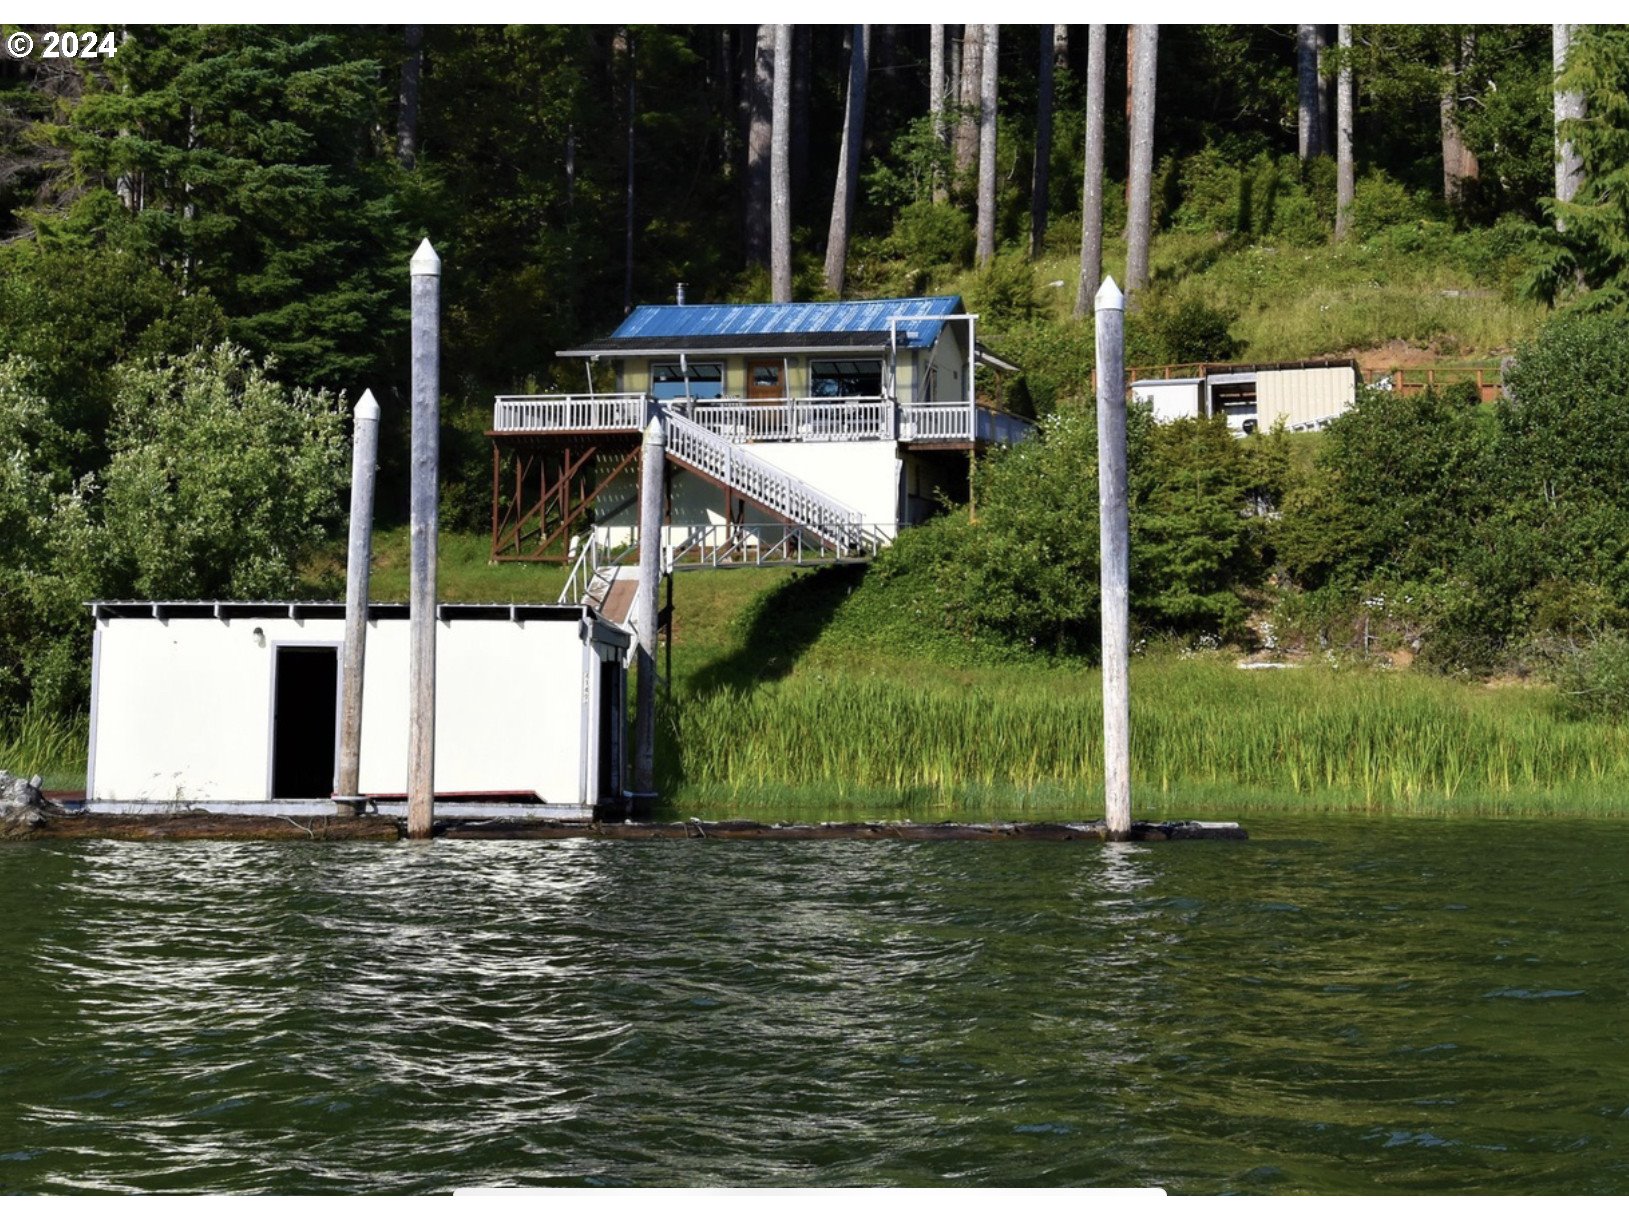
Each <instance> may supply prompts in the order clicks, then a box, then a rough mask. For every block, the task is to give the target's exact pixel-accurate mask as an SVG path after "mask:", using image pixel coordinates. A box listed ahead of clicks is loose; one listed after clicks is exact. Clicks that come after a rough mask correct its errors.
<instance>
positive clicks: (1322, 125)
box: [1313, 25, 1335, 157]
mask: <svg viewBox="0 0 1629 1221" xmlns="http://www.w3.org/2000/svg"><path fill="white" fill-rule="evenodd" d="M1313 29H1315V30H1317V31H1318V154H1319V156H1322V157H1327V156H1329V154H1330V152H1331V151H1332V150H1333V149H1334V147H1335V78H1334V76H1333V74H1332V73H1331V72H1330V71H1329V57H1328V56H1327V55H1325V54H1324V52H1325V51H1327V50H1329V47H1330V38H1331V36H1332V35H1333V34H1334V32H1335V27H1334V26H1328V25H1318V26H1314V27H1313Z"/></svg>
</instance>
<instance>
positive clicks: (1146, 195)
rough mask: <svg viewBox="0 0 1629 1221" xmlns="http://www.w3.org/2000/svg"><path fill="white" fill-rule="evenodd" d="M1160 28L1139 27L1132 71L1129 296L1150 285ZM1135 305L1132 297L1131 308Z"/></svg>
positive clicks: (1127, 255)
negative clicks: (1155, 98)
mask: <svg viewBox="0 0 1629 1221" xmlns="http://www.w3.org/2000/svg"><path fill="white" fill-rule="evenodd" d="M1159 51H1160V28H1159V26H1157V25H1140V26H1138V27H1137V61H1136V64H1135V68H1134V71H1133V72H1132V86H1133V88H1132V105H1131V110H1132V114H1131V117H1132V124H1131V184H1130V188H1131V204H1130V208H1129V210H1128V212H1127V214H1126V296H1127V297H1128V298H1131V297H1132V294H1133V293H1137V292H1140V291H1141V290H1142V289H1143V288H1144V287H1146V286H1147V284H1148V243H1149V239H1150V237H1151V230H1152V228H1153V220H1154V215H1153V208H1154V80H1155V74H1156V73H1157V71H1158V69H1159ZM1131 308H1133V309H1135V308H1136V303H1135V301H1134V300H1133V302H1132V307H1131Z"/></svg>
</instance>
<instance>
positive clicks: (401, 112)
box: [396, 25, 424, 170]
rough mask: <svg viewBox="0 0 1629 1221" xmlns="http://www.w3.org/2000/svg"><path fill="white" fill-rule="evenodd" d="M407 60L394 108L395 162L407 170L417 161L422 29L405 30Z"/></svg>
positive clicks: (404, 63) (422, 54)
mask: <svg viewBox="0 0 1629 1221" xmlns="http://www.w3.org/2000/svg"><path fill="white" fill-rule="evenodd" d="M406 41H407V58H406V59H404V60H402V79H401V92H400V95H399V96H398V98H397V106H396V160H397V161H398V162H400V163H401V167H402V168H403V169H404V170H410V169H412V168H413V167H414V166H415V165H417V164H418V160H419V74H420V73H421V72H422V71H423V69H424V27H423V26H422V25H410V26H408V27H407V37H406Z"/></svg>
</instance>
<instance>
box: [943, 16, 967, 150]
mask: <svg viewBox="0 0 1629 1221" xmlns="http://www.w3.org/2000/svg"><path fill="white" fill-rule="evenodd" d="M953 31H960V33H954V32H953ZM945 37H946V38H948V39H949V45H948V46H946V47H945V72H946V73H947V74H948V78H949V79H947V80H946V81H945V97H946V98H948V99H949V100H950V102H951V104H952V105H956V106H960V105H961V101H962V58H963V57H964V56H965V55H966V54H967V27H966V26H964V25H953V26H949V27H947V28H946V30H945ZM957 127H958V130H959V129H960V121H959V120H958V122H957ZM946 139H947V141H948V140H949V137H948V136H947V137H946Z"/></svg>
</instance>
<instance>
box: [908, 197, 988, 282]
mask: <svg viewBox="0 0 1629 1221" xmlns="http://www.w3.org/2000/svg"><path fill="white" fill-rule="evenodd" d="M891 245H892V247H893V251H894V253H895V255H896V256H897V257H898V258H901V259H904V260H905V261H906V262H907V263H910V264H911V265H912V266H913V267H928V266H941V265H949V266H955V267H961V266H964V265H966V263H967V261H968V259H969V258H971V257H972V254H973V222H972V220H971V219H969V218H968V215H967V213H966V212H965V211H963V210H962V209H961V208H958V207H956V206H954V205H953V204H948V203H934V202H933V201H932V200H931V199H920V200H917V201H916V202H914V203H909V204H906V205H905V206H904V207H903V208H901V209H900V210H899V217H898V219H896V220H895V221H894V232H893V238H892V241H891Z"/></svg>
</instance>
